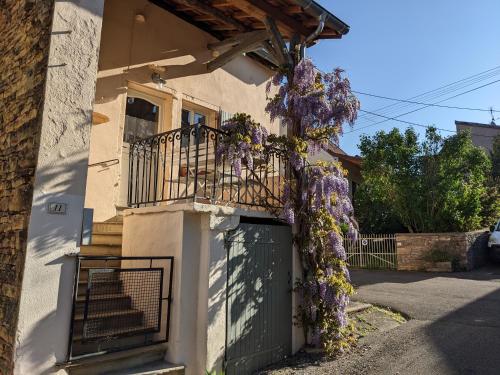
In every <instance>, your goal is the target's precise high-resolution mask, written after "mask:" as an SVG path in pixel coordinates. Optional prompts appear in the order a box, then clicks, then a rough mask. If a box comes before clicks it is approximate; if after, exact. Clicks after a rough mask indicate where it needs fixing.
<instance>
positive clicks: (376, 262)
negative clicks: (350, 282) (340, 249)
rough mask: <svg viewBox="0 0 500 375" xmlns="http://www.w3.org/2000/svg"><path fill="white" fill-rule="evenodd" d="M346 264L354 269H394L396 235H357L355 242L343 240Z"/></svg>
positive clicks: (395, 266)
mask: <svg viewBox="0 0 500 375" xmlns="http://www.w3.org/2000/svg"><path fill="white" fill-rule="evenodd" d="M344 248H345V251H346V254H347V262H348V263H349V265H350V266H351V267H354V268H370V269H396V268H397V252H396V235H394V234H359V235H358V238H357V239H356V240H354V241H353V240H350V239H348V238H344Z"/></svg>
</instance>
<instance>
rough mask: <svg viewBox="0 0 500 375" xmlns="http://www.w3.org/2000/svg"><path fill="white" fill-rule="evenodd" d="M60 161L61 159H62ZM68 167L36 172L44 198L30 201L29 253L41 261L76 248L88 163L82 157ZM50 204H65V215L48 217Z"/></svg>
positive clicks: (72, 160)
mask: <svg viewBox="0 0 500 375" xmlns="http://www.w3.org/2000/svg"><path fill="white" fill-rule="evenodd" d="M61 158H63V157H61ZM68 159H70V160H71V161H69V162H67V163H64V164H63V163H57V164H58V165H57V166H52V165H51V166H47V167H41V168H39V169H37V177H36V178H37V184H39V185H40V186H42V187H43V188H42V191H43V192H44V193H45V194H43V195H38V196H35V197H34V198H33V208H32V217H31V225H30V229H29V231H30V249H31V251H33V255H34V256H35V257H38V258H42V257H44V256H45V255H47V254H49V253H54V252H56V251H58V250H60V248H61V247H65V249H67V248H68V245H69V244H72V246H73V247H74V250H77V247H78V246H79V237H80V229H81V220H82V217H81V215H78V213H80V212H81V209H82V207H83V201H84V192H85V184H86V178H85V176H86V170H87V163H88V159H87V156H86V155H84V154H79V155H78V156H76V155H73V156H71V157H70V158H68ZM49 203H65V204H67V206H66V215H59V214H49V213H48V210H49Z"/></svg>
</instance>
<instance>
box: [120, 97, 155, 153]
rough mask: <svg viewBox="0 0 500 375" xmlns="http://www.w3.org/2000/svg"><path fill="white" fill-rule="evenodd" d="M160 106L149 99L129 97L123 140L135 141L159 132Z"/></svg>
mask: <svg viewBox="0 0 500 375" xmlns="http://www.w3.org/2000/svg"><path fill="white" fill-rule="evenodd" d="M159 112H160V111H159V108H158V106H157V105H155V104H153V103H150V102H148V101H147V100H144V99H140V98H134V97H128V98H127V106H126V109H125V130H124V132H123V141H124V142H127V143H133V142H136V141H139V140H141V139H144V138H148V137H151V136H153V135H155V134H156V133H157V130H158V119H159Z"/></svg>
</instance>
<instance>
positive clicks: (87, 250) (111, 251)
mask: <svg viewBox="0 0 500 375" xmlns="http://www.w3.org/2000/svg"><path fill="white" fill-rule="evenodd" d="M80 254H81V255H87V256H115V257H116V256H121V255H122V246H121V244H109V245H104V244H99V245H83V246H81V247H80Z"/></svg>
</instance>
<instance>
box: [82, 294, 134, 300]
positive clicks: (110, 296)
mask: <svg viewBox="0 0 500 375" xmlns="http://www.w3.org/2000/svg"><path fill="white" fill-rule="evenodd" d="M120 298H123V299H125V298H130V296H128V295H126V294H123V293H115V294H100V295H96V296H92V298H91V299H90V300H91V301H105V300H108V299H120ZM76 302H85V296H78V298H77V299H76Z"/></svg>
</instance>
